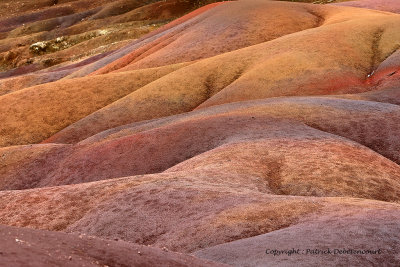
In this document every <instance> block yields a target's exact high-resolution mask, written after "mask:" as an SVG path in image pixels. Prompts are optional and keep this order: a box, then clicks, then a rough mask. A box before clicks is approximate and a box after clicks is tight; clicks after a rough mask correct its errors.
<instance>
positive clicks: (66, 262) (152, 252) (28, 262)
mask: <svg viewBox="0 0 400 267" xmlns="http://www.w3.org/2000/svg"><path fill="white" fill-rule="evenodd" d="M0 240H1V242H0V254H1V265H3V266H32V267H33V266H171V267H172V266H173V267H175V266H210V267H211V266H225V265H222V264H217V263H212V262H208V261H205V260H199V259H196V258H195V257H191V256H186V255H183V254H178V253H172V252H168V250H166V249H164V250H161V249H156V248H152V247H148V246H139V245H135V244H131V243H127V242H124V241H114V240H113V241H111V240H102V239H99V238H95V237H92V236H86V235H68V234H64V233H56V232H49V231H40V230H33V229H22V228H15V227H7V226H0ZM15 255H18V257H15Z"/></svg>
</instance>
